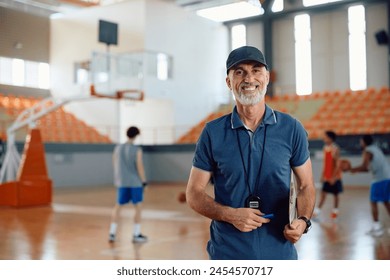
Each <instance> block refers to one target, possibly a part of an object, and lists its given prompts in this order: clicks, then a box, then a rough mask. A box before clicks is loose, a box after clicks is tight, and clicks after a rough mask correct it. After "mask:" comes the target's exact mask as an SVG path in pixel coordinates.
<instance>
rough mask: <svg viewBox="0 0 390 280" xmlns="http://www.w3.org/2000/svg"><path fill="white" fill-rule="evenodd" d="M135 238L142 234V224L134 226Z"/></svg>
mask: <svg viewBox="0 0 390 280" xmlns="http://www.w3.org/2000/svg"><path fill="white" fill-rule="evenodd" d="M133 234H134V236H138V235H140V234H141V224H134V231H133Z"/></svg>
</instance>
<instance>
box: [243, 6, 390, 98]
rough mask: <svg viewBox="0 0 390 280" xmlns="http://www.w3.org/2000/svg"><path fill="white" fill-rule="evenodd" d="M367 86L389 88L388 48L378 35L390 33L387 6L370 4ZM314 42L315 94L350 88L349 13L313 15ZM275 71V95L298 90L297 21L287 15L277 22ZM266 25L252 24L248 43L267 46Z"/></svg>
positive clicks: (274, 30)
mask: <svg viewBox="0 0 390 280" xmlns="http://www.w3.org/2000/svg"><path fill="white" fill-rule="evenodd" d="M365 7H366V42H367V45H366V47H367V87H376V88H380V87H382V86H385V85H388V82H389V81H388V77H389V67H388V60H387V56H388V54H387V51H388V49H387V46H384V45H378V44H377V42H376V39H375V33H376V32H377V31H378V30H381V29H384V30H387V21H388V14H387V6H386V4H385V3H379V4H370V5H366V6H365ZM310 23H311V41H312V78H313V92H324V91H335V90H345V89H348V88H349V54H348V10H347V8H345V9H339V10H336V11H328V12H323V13H314V14H311V16H310ZM272 31H273V34H272V36H273V42H272V44H273V70H274V71H275V72H276V82H275V83H274V89H275V93H276V94H279V95H284V94H293V93H295V92H296V90H295V74H294V73H295V46H294V41H295V39H294V18H293V15H292V16H286V17H283V18H277V19H275V20H274V22H273V30H272ZM387 32H388V31H387ZM260 34H263V26H262V23H261V22H251V23H249V24H248V26H247V40H248V43H250V44H251V45H254V46H257V47H260V48H262V47H263V40H262V36H260Z"/></svg>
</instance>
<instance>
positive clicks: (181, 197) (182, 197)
mask: <svg viewBox="0 0 390 280" xmlns="http://www.w3.org/2000/svg"><path fill="white" fill-rule="evenodd" d="M177 200H178V201H179V202H180V203H185V202H186V201H187V199H186V193H185V192H180V193H179V194H178V196H177Z"/></svg>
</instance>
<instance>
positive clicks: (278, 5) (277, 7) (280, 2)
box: [271, 0, 284, 13]
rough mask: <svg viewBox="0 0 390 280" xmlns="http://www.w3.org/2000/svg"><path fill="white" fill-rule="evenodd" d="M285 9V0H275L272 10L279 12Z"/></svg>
mask: <svg viewBox="0 0 390 280" xmlns="http://www.w3.org/2000/svg"><path fill="white" fill-rule="evenodd" d="M283 9H284V0H275V1H274V3H273V5H272V8H271V10H272V12H274V13H277V12H281V11H283Z"/></svg>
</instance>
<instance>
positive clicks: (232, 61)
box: [226, 46, 268, 73]
mask: <svg viewBox="0 0 390 280" xmlns="http://www.w3.org/2000/svg"><path fill="white" fill-rule="evenodd" d="M244 61H256V62H259V63H261V64H263V65H264V66H265V68H266V69H267V70H268V65H267V62H265V57H264V55H263V53H262V52H261V51H260V50H259V49H257V48H255V47H251V46H243V47H240V48H238V49H235V50H232V52H231V53H230V54H229V56H228V58H227V60H226V72H227V73H229V70H230V69H231V68H232V67H233V66H236V65H237V64H239V63H242V62H244Z"/></svg>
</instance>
